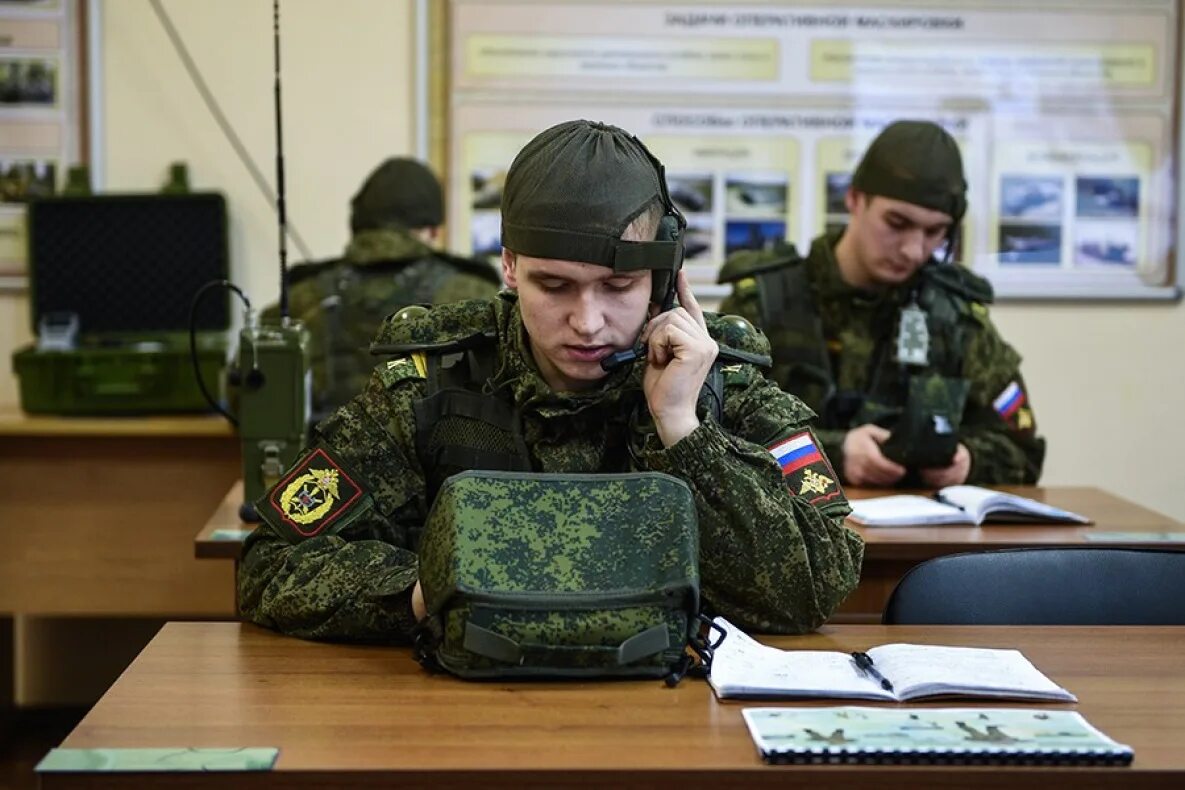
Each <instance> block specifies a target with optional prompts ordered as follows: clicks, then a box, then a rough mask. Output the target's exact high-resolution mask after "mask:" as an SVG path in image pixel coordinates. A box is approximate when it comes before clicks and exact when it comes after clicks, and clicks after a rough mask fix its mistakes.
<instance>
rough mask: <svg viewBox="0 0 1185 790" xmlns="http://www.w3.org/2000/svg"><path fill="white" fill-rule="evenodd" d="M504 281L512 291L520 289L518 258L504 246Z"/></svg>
mask: <svg viewBox="0 0 1185 790" xmlns="http://www.w3.org/2000/svg"><path fill="white" fill-rule="evenodd" d="M502 282H504V283H506V287H507V288H509V289H510V290H512V291H514V290H517V289H518V258H517V256H515V254H514V253H513V252H511V251H510V250H508V249H506V248H505V247H503V248H502Z"/></svg>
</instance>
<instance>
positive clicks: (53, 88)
mask: <svg viewBox="0 0 1185 790" xmlns="http://www.w3.org/2000/svg"><path fill="white" fill-rule="evenodd" d="M57 72H58V66H57V63H56V62H55V61H53V60H50V59H47V58H0V104H20V105H32V106H37V107H52V106H54V105H55V104H57Z"/></svg>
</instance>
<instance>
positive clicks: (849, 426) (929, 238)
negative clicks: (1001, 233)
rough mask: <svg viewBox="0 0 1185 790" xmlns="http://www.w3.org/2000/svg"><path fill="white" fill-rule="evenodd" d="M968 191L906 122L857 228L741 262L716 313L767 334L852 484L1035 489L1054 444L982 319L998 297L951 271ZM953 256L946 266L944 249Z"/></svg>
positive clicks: (853, 214)
mask: <svg viewBox="0 0 1185 790" xmlns="http://www.w3.org/2000/svg"><path fill="white" fill-rule="evenodd" d="M966 189H967V185H966V182H965V181H964V179H963V163H962V159H961V158H960V156H959V149H958V147H957V146H956V144H955V141H954V140H953V139H952V138H951V136H950V135H949V134H947V133H946V131H944V130H943V129H942V128H941V127H939V126H937V125H935V124H932V123H928V122H923V121H898V122H896V123H894V124H891V125H890V126H889V127H887V128H886V129H885V130H884V131H883V132H881V134H880V135H879V136H878V137H877V138H876V139H875V140H873V142H872V144H871V145H870V146H869V147H868V150H867V151H866V152H865V154H864V157H863V159H862V160H861V161H860V164H859V165H858V166H857V167H856V172H855V173H854V174H853V176H852V182H851V187H850V188H849V189H848V191H847V194H846V195H845V202H846V205H847V208H848V212H849V214H850V221H849V222H848V225H847V227H846V228H845V229H843V230H840V231H839V232H836V233H828V234H825V235H823V236H820V237H818V238H816V239H815V240H814V242H813V243H812V244H811V250H810V254H809V255H808V256H807V258H806V259H805V260H803V259H802V258H800V257H799V255H798V253H797V252H796V251H795V249H794V247H792V246H790V245H786V244H783V245H780V246H778V247H776V248H775V249H773V250H771V251H763V252H743V253H737V254H736V255H734V256H733V257H732V258H730V259H729V260H728V261H726V262H725V264H724V267H723V268H722V269H721V272H720V282H731V283H733V291H732V294H731V295H730V296H729V297H728V298H727V299H725V300H724V302H723V304H722V305H721V312H731V313H737V314H740V315H742V316H744V317H746V318H748V319H749V320H750V321H752V322H753V323H754V324H756V325H758V326H759V327H761V328H763V329H764V330H765V331H766V333H767V334H768V336H769V341H770V345H771V347H772V353H773V359H774V365H773V373H772V375H773V378H774V380H775V381H776V382H777V383H778V385H779V386H781V387H782V389H784V390H786V391H787V392H792V393H794V394H795V395H797V396H799V397H800V398H802V399H803V400H804V401H805V402H806V403H807V405H809V406H810V407H811V408H812V409H814V410H815V411H816V412H817V413H818V415H819V422H818V426H819V438H820V439H821V440H822V442H823V449H824V450H825V451H826V453H827V455H828V457H829V458H831V460H832V462H833V463H834V464H835V466H836V468H837V469H838V470H839V471H840V476H841V478H842V479H843V481H844V482H845V483H847V484H849V485H858V486H891V485H907V486H908V485H911V486H918V485H926V486H934V487H941V486H947V485H956V484H959V483H978V484H988V485H990V484H1001V483H1034V482H1036V480H1037V478H1038V476H1039V475H1040V474H1041V463H1042V460H1043V459H1044V456H1045V442H1044V440H1043V439H1041V438H1039V437H1038V436H1037V434H1036V429H1037V425H1036V421H1035V418H1034V417H1033V407H1032V404H1031V402H1030V399H1029V396H1028V392H1027V391H1026V389H1025V384H1024V379H1023V378H1021V375H1020V355H1019V354H1017V353H1016V351H1014V350H1013V349H1012V347H1011V346H1009V345H1008V344H1007V343H1005V342H1004V340H1003V339H1002V338H1001V337H1000V335H999V333H998V332H997V331H996V328H995V327H994V326H993V325H992V322H991V320H990V319H989V318H988V311H987V307H986V305H987V304H988V303H990V302H991V300H992V289H991V285H990V284H989V283H988V282H987V281H986V280H984V279H983V278H981V277H979V276H977V275H975V274H973V273H971V272H970V271H968V270H967V269H965V268H964V267H962V266H959V265H956V264H952V263H950V257H951V254H952V251H953V250H954V247H955V245H956V243H957V234H958V225H959V222H960V221H961V220H962V218H963V213H964V211H965V209H966V196H965V195H966ZM943 244H945V251H944V253H943V260H938V259H937V258H936V257H934V256H935V253H936V252H937V251H939V250H940V249H941V248H942V246H943Z"/></svg>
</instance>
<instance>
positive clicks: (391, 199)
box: [350, 157, 444, 233]
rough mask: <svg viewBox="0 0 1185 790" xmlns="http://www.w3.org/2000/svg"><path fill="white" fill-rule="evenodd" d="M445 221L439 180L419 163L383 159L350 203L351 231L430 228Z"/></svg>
mask: <svg viewBox="0 0 1185 790" xmlns="http://www.w3.org/2000/svg"><path fill="white" fill-rule="evenodd" d="M442 222H444V194H443V192H442V190H441V188H440V181H438V180H437V178H436V176H435V175H433V174H432V171H431V170H429V169H428V168H427V166H425V165H424V164H423V163H422V162H419V161H417V160H415V159H408V158H406V157H394V158H391V159H388V160H386V161H385V162H383V163H382V164H381V165H379V166H378V167H376V168H375V169H374V170H373V171H371V173H370V175H369V176H367V177H366V181H365V182H363V184H362V187H361V189H359V190H358V193H357V194H356V195H354V198H353V200H352V201H350V230H351V231H352V232H354V233H358V232H361V231H365V230H381V229H390V230H406V229H409V228H431V227H435V226H437V225H440V224H441V223H442Z"/></svg>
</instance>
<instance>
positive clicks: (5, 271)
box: [0, 0, 82, 285]
mask: <svg viewBox="0 0 1185 790" xmlns="http://www.w3.org/2000/svg"><path fill="white" fill-rule="evenodd" d="M78 21H79V14H78V5H77V2H76V0H24V1H23V2H21V1H20V0H0V281H2V282H3V283H4V284H6V285H20V284H23V282H24V275H25V271H26V268H25V257H26V238H25V209H24V204H25V203H26V202H28V201H29V200H30V199H32V198H36V197H43V196H47V195H52V194H55V193H57V192H59V191H60V190H61V187H62V184H63V183H64V181H65V178H66V168H67V167H68V166H69V165H70V164H73V163H75V162H77V161H79V159H80V153H81V134H80V125H81V122H82V115H81V112H80V100H79V96H80V93H79V90H80V85H79V74H80V71H79V66H78V63H79V60H78V58H79V49H80V47H79V38H78Z"/></svg>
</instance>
